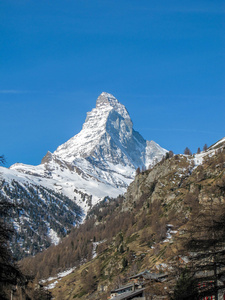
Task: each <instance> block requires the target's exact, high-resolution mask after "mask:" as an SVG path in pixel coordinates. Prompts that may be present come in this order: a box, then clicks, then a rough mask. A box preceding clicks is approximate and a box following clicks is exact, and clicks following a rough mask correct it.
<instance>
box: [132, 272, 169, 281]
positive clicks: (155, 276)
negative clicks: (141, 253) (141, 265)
mask: <svg viewBox="0 0 225 300" xmlns="http://www.w3.org/2000/svg"><path fill="white" fill-rule="evenodd" d="M166 276H167V274H165V273H150V272H149V271H143V272H141V273H138V274H136V275H134V276H131V277H130V278H129V279H135V278H138V277H143V278H144V279H147V280H151V279H153V280H158V279H161V278H163V277H166Z"/></svg>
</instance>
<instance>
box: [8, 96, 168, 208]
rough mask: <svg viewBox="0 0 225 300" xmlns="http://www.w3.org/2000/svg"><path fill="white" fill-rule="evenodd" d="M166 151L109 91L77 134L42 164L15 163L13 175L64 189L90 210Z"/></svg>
mask: <svg viewBox="0 0 225 300" xmlns="http://www.w3.org/2000/svg"><path fill="white" fill-rule="evenodd" d="M166 152H167V151H166V150H165V149H163V148H161V147H160V146H159V145H158V144H156V143H155V142H154V141H146V140H145V139H144V138H143V137H142V136H141V135H140V134H139V133H138V132H137V131H135V130H134V129H133V122H132V121H131V118H130V116H129V113H128V111H127V109H126V108H125V106H124V105H123V104H121V103H120V102H119V101H118V100H117V99H116V98H115V97H114V96H113V95H111V94H109V93H105V92H103V93H101V95H100V96H99V97H98V98H97V101H96V107H95V108H93V109H92V111H91V112H88V113H87V117H86V120H85V123H84V124H83V127H82V130H81V131H80V132H79V133H78V134H77V135H75V136H74V137H72V138H71V139H69V140H68V141H67V142H66V143H64V144H62V145H61V146H59V147H58V148H57V149H56V150H55V151H54V152H53V153H51V152H49V151H48V152H47V154H46V155H45V157H44V158H43V159H42V162H41V164H40V165H38V166H30V165H24V164H15V165H13V166H11V167H10V170H7V174H8V175H7V176H8V177H10V180H12V178H13V180H20V181H21V180H22V182H27V183H28V184H32V185H34V184H35V185H37V186H38V185H41V186H44V187H45V188H48V189H52V190H54V191H56V192H60V193H62V194H63V195H65V196H67V197H68V198H70V199H71V200H73V201H75V202H76V203H77V204H78V205H80V206H81V207H82V209H83V210H84V212H86V211H87V210H88V209H89V208H90V207H91V206H92V205H94V204H96V203H97V202H98V201H99V200H100V199H102V198H103V197H105V196H110V197H116V196H117V195H118V194H121V193H124V192H125V191H126V188H127V186H128V185H129V184H130V182H131V181H132V180H133V178H134V175H135V170H136V169H137V168H138V167H143V166H145V167H148V166H149V165H154V164H155V163H156V162H157V161H158V160H160V159H161V158H162V157H163V155H165V153H166ZM10 171H11V172H12V174H11V175H10V176H9V172H10Z"/></svg>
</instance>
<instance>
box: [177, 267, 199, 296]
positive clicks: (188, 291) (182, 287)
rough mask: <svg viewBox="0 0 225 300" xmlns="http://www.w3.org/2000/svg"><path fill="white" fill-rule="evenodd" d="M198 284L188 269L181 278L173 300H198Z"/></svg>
mask: <svg viewBox="0 0 225 300" xmlns="http://www.w3.org/2000/svg"><path fill="white" fill-rule="evenodd" d="M198 299H199V296H198V288H197V282H196V279H195V278H194V276H193V275H192V274H191V273H190V271H189V270H188V269H184V270H183V271H182V273H181V275H180V276H179V278H178V280H177V283H176V286H175V288H174V294H173V296H172V297H171V300H198Z"/></svg>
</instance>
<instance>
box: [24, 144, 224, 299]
mask: <svg viewBox="0 0 225 300" xmlns="http://www.w3.org/2000/svg"><path fill="white" fill-rule="evenodd" d="M197 160H198V162H199V161H200V160H201V162H202V163H201V164H198V165H197V163H198V162H197ZM224 163H225V147H224V141H221V142H220V143H219V144H217V145H215V146H214V147H212V148H209V149H208V150H207V151H206V152H205V153H204V155H203V154H202V155H200V156H198V157H197V158H196V157H193V156H189V155H186V156H183V155H175V156H173V157H169V156H167V157H166V158H164V159H163V160H162V161H161V162H160V163H158V164H157V165H156V166H155V167H154V168H153V169H150V170H147V171H144V172H140V173H139V174H138V175H137V176H136V177H135V180H134V181H133V183H132V184H131V185H130V186H129V188H128V191H127V193H126V194H125V196H124V197H123V196H120V197H118V198H117V199H107V198H106V199H105V200H104V201H102V202H101V203H99V204H98V205H97V206H95V207H94V208H93V209H92V210H91V211H90V213H89V214H88V216H87V220H86V222H85V223H84V224H82V225H81V226H79V228H75V229H73V230H72V231H71V233H70V235H68V236H67V237H66V238H65V239H64V240H63V241H62V243H60V244H59V245H58V246H51V247H50V248H49V249H48V250H47V251H44V252H43V253H40V254H38V255H37V256H35V257H30V258H27V259H25V260H24V261H22V266H23V270H25V271H26V272H27V273H30V274H31V273H32V274H35V275H36V276H37V277H38V278H40V279H43V278H48V277H49V276H52V275H55V274H57V273H58V272H60V271H62V270H65V269H67V268H74V267H77V268H76V269H75V270H73V272H72V273H71V274H70V275H68V276H67V277H65V278H63V279H62V280H61V281H60V284H58V285H56V287H55V288H54V290H53V294H54V296H55V297H56V299H62V297H63V299H72V298H76V297H79V298H81V299H87V295H88V294H89V295H92V296H91V297H90V299H99V298H100V299H105V298H104V297H107V295H108V294H109V290H110V289H111V288H115V287H116V286H117V285H118V284H119V283H120V284H121V282H123V280H125V278H127V277H128V276H129V275H131V274H134V273H135V272H138V271H141V270H145V269H148V270H153V271H155V272H159V271H161V272H167V273H168V272H170V273H171V274H173V272H174V270H175V266H176V265H177V259H178V258H179V257H181V256H182V257H183V256H184V257H185V256H187V255H188V250H186V252H185V251H184V250H185V249H184V247H183V246H182V245H183V242H182V241H181V238H180V237H181V236H182V234H183V235H184V236H186V235H187V234H186V232H187V229H188V228H189V226H190V224H191V225H192V226H195V225H196V226H197V224H198V220H200V215H201V214H202V213H204V214H205V215H207V213H208V212H209V211H214V212H215V213H214V215H215V216H216V215H218V216H219V215H221V214H222V213H223V212H224V203H225V201H224V200H225V194H224V193H225V172H224V167H225V166H224ZM209 207H211V210H209ZM198 216H199V217H198ZM194 220H195V221H194ZM193 222H196V224H194V223H193ZM181 250H182V252H179V251H181ZM184 253H185V254H184ZM184 260H185V259H184ZM178 261H179V260H178ZM172 269H173V272H172V271H171V270H172ZM82 278H83V279H82ZM174 285H175V280H174V279H173V280H171V281H170V283H168V287H167V289H168V290H172V289H173V286H174ZM100 287H104V288H101V289H100ZM100 290H101V291H102V292H101V293H100ZM69 291H70V292H69ZM160 292H162V291H160V290H159V291H158V293H160ZM99 293H100V294H99Z"/></svg>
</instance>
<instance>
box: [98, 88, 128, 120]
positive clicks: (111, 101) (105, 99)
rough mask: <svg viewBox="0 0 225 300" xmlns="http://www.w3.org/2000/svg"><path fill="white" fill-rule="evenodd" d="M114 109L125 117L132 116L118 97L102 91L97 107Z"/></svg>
mask: <svg viewBox="0 0 225 300" xmlns="http://www.w3.org/2000/svg"><path fill="white" fill-rule="evenodd" d="M104 108H105V109H107V108H108V109H114V110H115V111H116V112H117V113H118V114H120V115H121V116H122V117H123V118H124V119H127V118H129V119H130V116H129V114H128V112H127V110H126V108H125V106H124V105H123V104H121V103H120V102H119V101H118V100H117V99H116V97H114V96H113V95H112V94H109V93H106V92H102V93H101V95H99V96H98V99H97V101H96V109H104Z"/></svg>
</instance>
